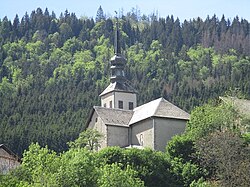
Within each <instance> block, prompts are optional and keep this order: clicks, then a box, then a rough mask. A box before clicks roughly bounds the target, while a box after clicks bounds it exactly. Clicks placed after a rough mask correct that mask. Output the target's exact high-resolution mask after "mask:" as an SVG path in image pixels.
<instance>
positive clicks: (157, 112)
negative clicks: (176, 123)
mask: <svg viewBox="0 0 250 187" xmlns="http://www.w3.org/2000/svg"><path fill="white" fill-rule="evenodd" d="M94 111H95V112H96V113H97V115H98V116H99V117H100V118H101V120H102V121H103V122H104V123H105V124H107V125H115V126H124V127H128V126H129V125H132V124H134V123H136V122H139V121H142V120H144V119H147V118H150V117H162V118H173V119H182V120H189V117H190V115H189V114H188V113H187V112H185V111H184V110H182V109H180V108H178V107H177V106H175V105H173V104H172V103H170V102H168V101H167V100H165V99H164V98H159V99H156V100H153V101H151V102H149V103H146V104H144V105H141V106H139V107H136V108H134V110H133V111H132V110H123V109H115V108H105V107H100V106H94Z"/></svg>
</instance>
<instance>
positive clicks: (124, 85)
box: [87, 21, 190, 151]
mask: <svg viewBox="0 0 250 187" xmlns="http://www.w3.org/2000/svg"><path fill="white" fill-rule="evenodd" d="M114 49H115V50H114V53H115V54H114V56H113V57H112V58H111V60H110V64H111V66H110V68H111V77H110V84H109V86H108V87H107V88H106V89H105V90H104V91H103V92H102V93H101V94H100V98H101V106H94V107H93V109H92V111H91V113H90V115H89V118H88V120H87V128H94V129H96V130H97V131H99V132H100V133H101V134H102V135H103V138H102V140H101V142H100V149H102V148H104V147H107V146H119V147H124V148H125V147H137V148H146V147H147V148H151V149H153V150H158V151H165V147H166V144H167V142H168V141H169V140H170V139H171V138H172V137H173V136H174V135H176V134H181V133H183V132H184V130H185V127H186V122H187V121H188V120H189V117H190V116H189V114H188V113H187V112H185V111H184V110H182V109H180V108H178V107H177V106H175V105H174V104H172V103H170V102H169V101H167V100H165V99H164V98H158V99H156V100H153V101H151V102H148V103H146V104H143V105H141V106H137V99H136V97H137V94H139V93H137V91H136V90H135V89H134V88H133V87H132V85H131V84H130V83H129V81H128V80H127V79H126V76H125V73H124V68H125V65H126V59H125V58H124V57H123V56H122V54H121V47H120V42H119V29H118V21H117V22H116V32H115V46H114Z"/></svg>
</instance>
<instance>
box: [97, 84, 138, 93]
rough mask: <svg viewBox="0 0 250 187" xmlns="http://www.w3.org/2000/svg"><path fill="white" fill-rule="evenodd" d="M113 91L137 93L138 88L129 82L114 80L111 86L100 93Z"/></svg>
mask: <svg viewBox="0 0 250 187" xmlns="http://www.w3.org/2000/svg"><path fill="white" fill-rule="evenodd" d="M112 91H118V92H119V91H120V92H121V91H122V92H129V93H137V92H136V90H135V89H134V88H133V87H132V86H131V85H130V84H129V83H128V82H123V83H121V82H114V83H110V84H109V86H108V87H107V88H106V89H105V90H104V91H103V92H102V93H101V94H100V96H102V95H105V94H107V93H110V92H112Z"/></svg>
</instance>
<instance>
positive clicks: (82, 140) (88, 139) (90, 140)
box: [68, 128, 103, 150]
mask: <svg viewBox="0 0 250 187" xmlns="http://www.w3.org/2000/svg"><path fill="white" fill-rule="evenodd" d="M102 137H103V135H102V134H101V133H100V132H99V131H97V130H96V129H90V128H87V129H86V130H84V131H83V132H81V133H80V135H79V138H77V139H76V140H75V141H74V142H69V143H68V144H69V146H70V147H71V148H84V147H85V148H87V149H88V150H97V149H98V148H99V147H100V140H101V138H102Z"/></svg>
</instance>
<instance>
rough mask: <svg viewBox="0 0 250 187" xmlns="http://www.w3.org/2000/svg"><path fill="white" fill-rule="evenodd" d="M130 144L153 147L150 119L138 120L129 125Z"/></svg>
mask: <svg viewBox="0 0 250 187" xmlns="http://www.w3.org/2000/svg"><path fill="white" fill-rule="evenodd" d="M130 128H131V144H132V145H140V146H143V147H148V148H152V149H154V147H153V146H154V143H153V141H154V133H153V123H152V119H150V118H149V119H146V120H143V121H139V122H137V123H135V124H133V125H131V126H130Z"/></svg>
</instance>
